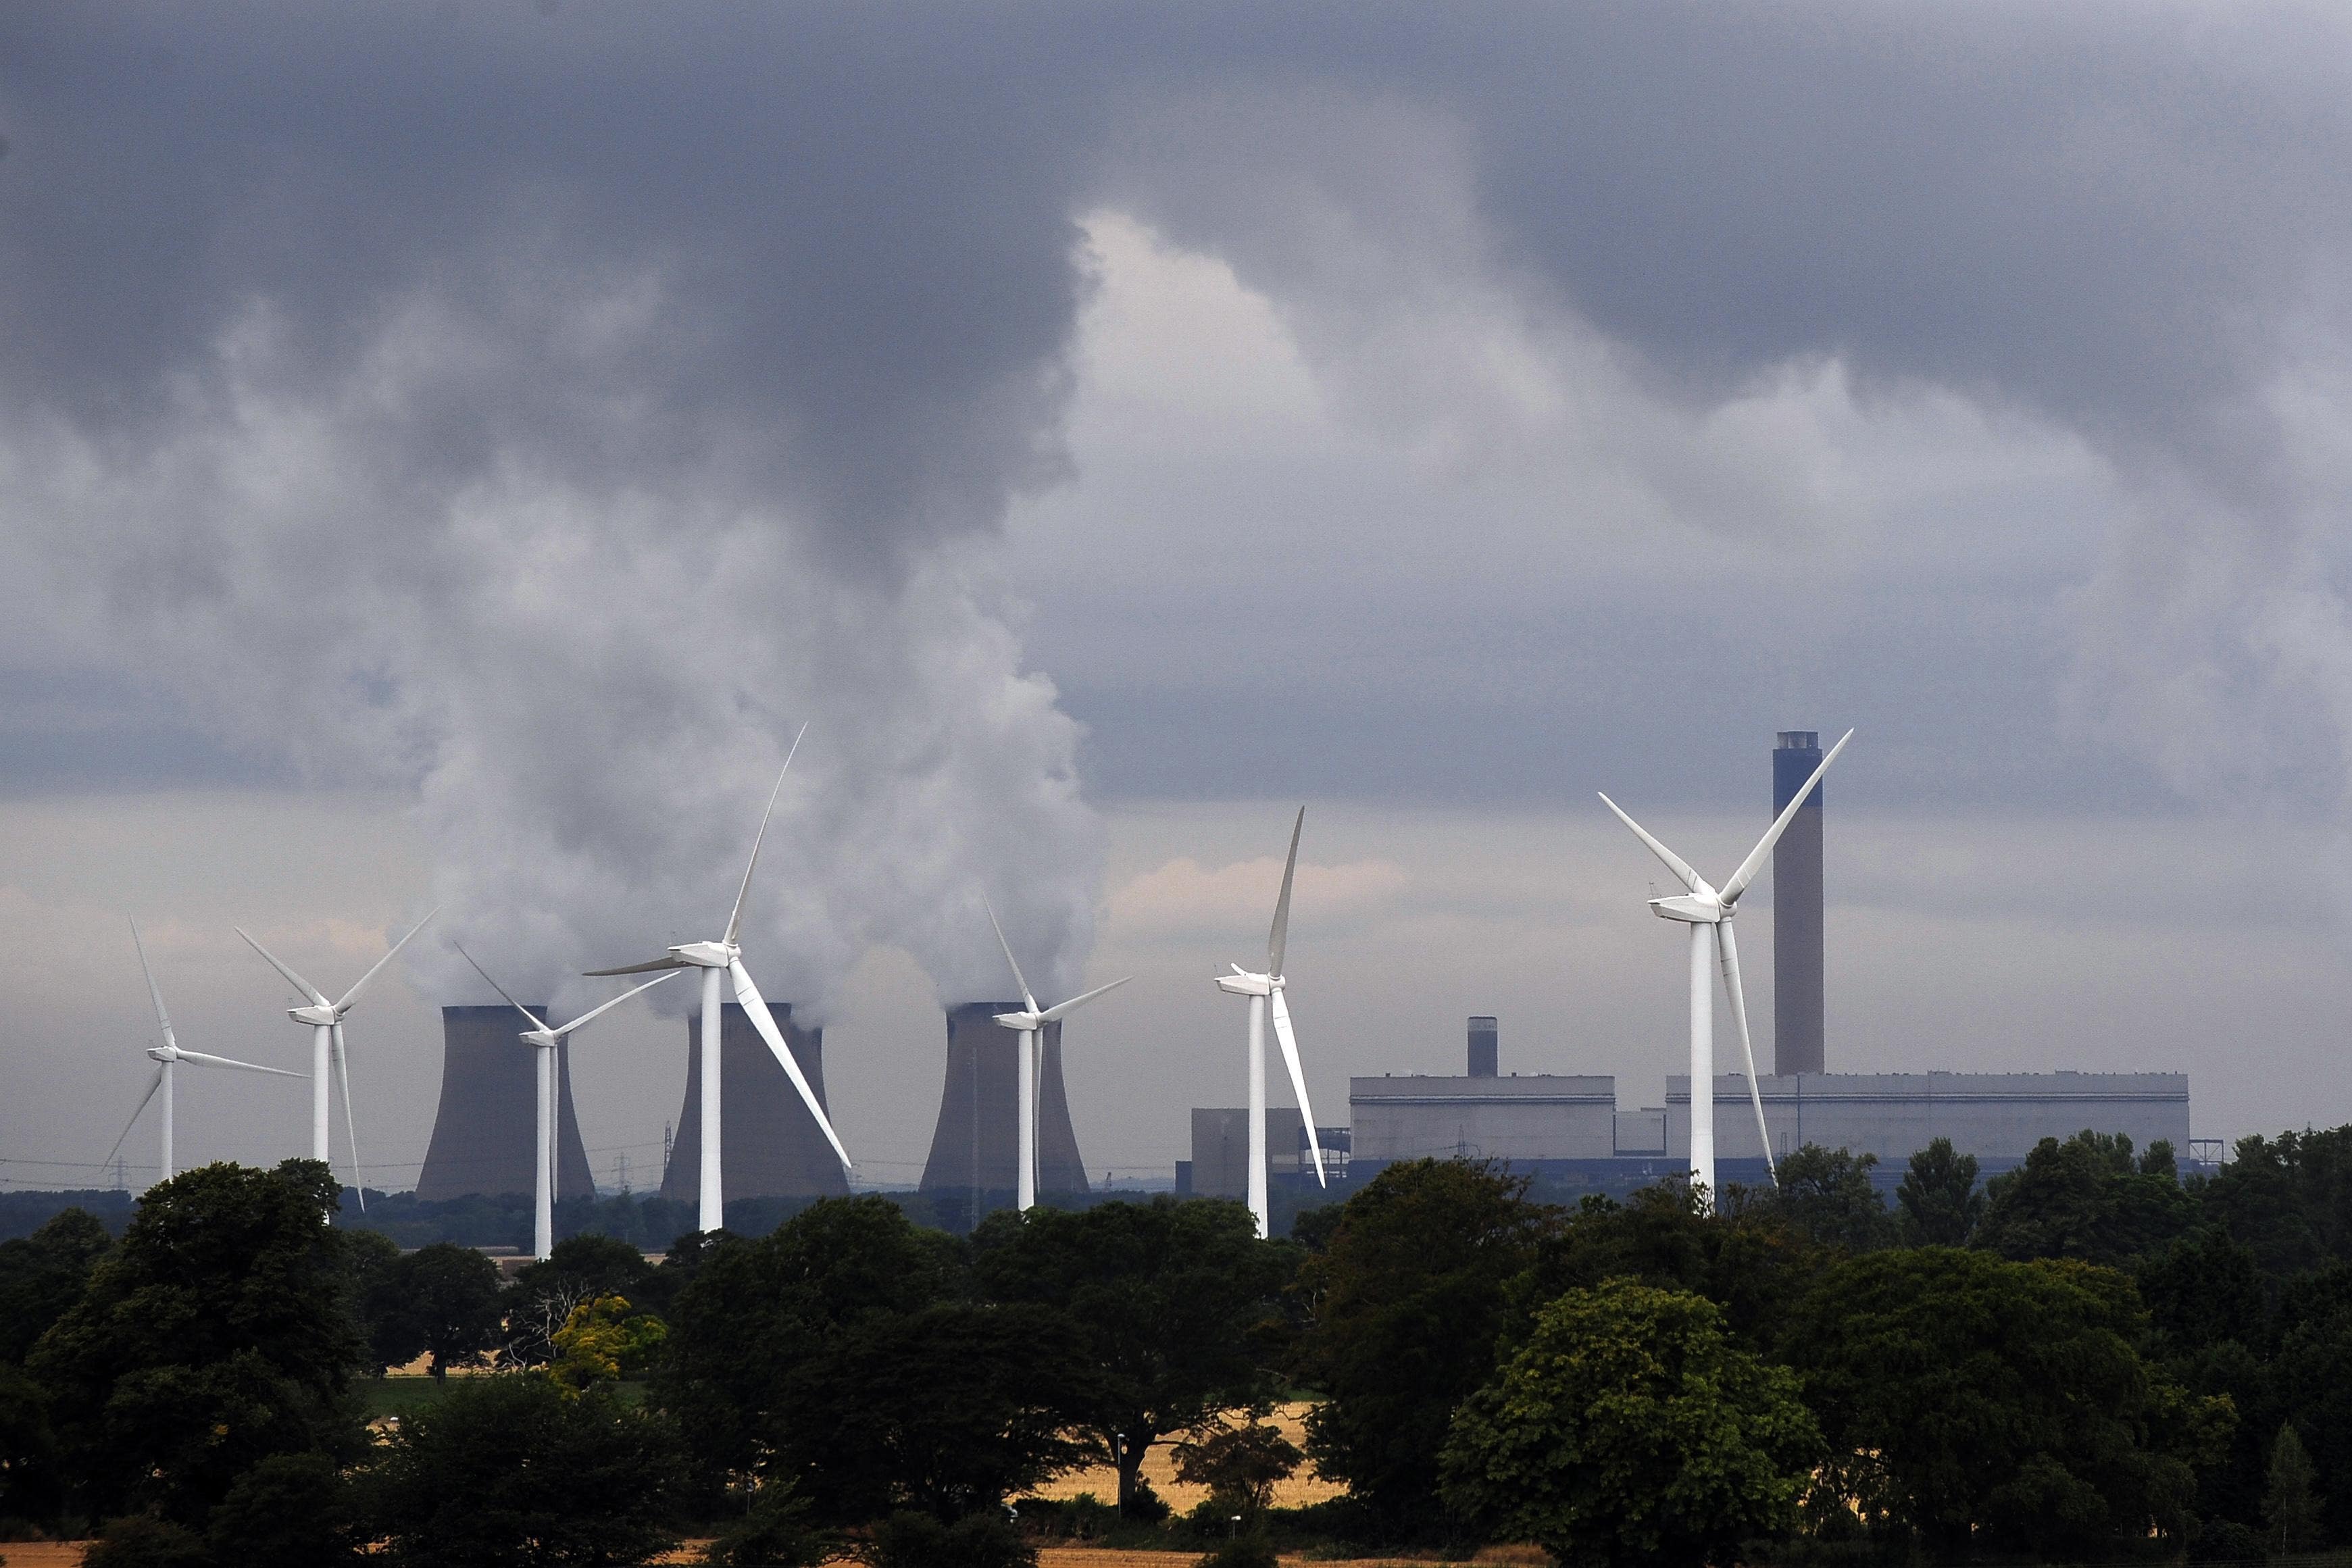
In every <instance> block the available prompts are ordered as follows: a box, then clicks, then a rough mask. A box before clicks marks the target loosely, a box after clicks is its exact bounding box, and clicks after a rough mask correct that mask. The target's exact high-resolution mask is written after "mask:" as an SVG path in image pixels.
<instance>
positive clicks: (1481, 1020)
mask: <svg viewBox="0 0 2352 1568" xmlns="http://www.w3.org/2000/svg"><path fill="white" fill-rule="evenodd" d="M1501 1064H1502V1055H1501V1051H1499V1050H1498V1049H1497V1045H1496V1037H1495V1020H1494V1019H1490V1018H1486V1017H1485V1016H1483V1015H1482V1016H1480V1017H1477V1018H1474V1019H1471V1020H1470V1076H1471V1077H1473V1078H1493V1077H1495V1076H1496V1075H1497V1071H1498V1069H1499V1068H1500V1066H1501Z"/></svg>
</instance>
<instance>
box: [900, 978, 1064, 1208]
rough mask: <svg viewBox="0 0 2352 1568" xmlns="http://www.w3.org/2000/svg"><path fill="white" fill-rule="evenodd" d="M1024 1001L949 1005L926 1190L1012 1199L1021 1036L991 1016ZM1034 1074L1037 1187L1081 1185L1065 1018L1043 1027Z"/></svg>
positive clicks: (983, 1202)
mask: <svg viewBox="0 0 2352 1568" xmlns="http://www.w3.org/2000/svg"><path fill="white" fill-rule="evenodd" d="M1021 1006H1022V1004H1021V1003H1020V1002H1018V1001H1011V1002H966V1003H964V1004H963V1005H962V1006H961V1007H952V1008H950V1009H948V1016H947V1022H948V1062H947V1082H946V1085H945V1088H944V1089H943V1091H942V1092H941V1093H940V1120H939V1125H938V1126H937V1127H936V1128H934V1129H933V1130H932V1133H931V1155H930V1158H929V1160H928V1161H926V1162H925V1164H924V1166H923V1179H922V1183H921V1186H920V1189H919V1190H921V1191H923V1192H927V1193H934V1194H938V1195H940V1196H941V1197H947V1196H950V1195H953V1194H957V1193H964V1194H970V1195H974V1197H975V1198H976V1201H977V1203H978V1205H979V1207H981V1208H982V1209H986V1208H1001V1207H1007V1206H1009V1205H1010V1204H1011V1203H1012V1202H1013V1194H1014V1192H1015V1191H1016V1190H1017V1189H1016V1186H1015V1179H1014V1178H1015V1177H1016V1176H1017V1175H1018V1172H1019V1169H1020V1159H1021V1123H1020V1116H1021V1037H1020V1035H1019V1034H1017V1033H1015V1032H1014V1031H1013V1030H1009V1029H1006V1028H1005V1027H1004V1026H1003V1025H1002V1024H1000V1023H998V1022H997V1021H996V1015H997V1014H998V1013H1009V1012H1018V1011H1020V1010H1021ZM1042 1032H1043V1036H1044V1039H1043V1040H1042V1042H1041V1046H1042V1049H1041V1050H1040V1051H1039V1052H1038V1054H1039V1056H1040V1057H1041V1058H1042V1059H1043V1061H1042V1063H1041V1065H1040V1069H1039V1072H1038V1078H1037V1191H1038V1194H1039V1196H1041V1197H1045V1196H1049V1195H1052V1194H1056V1193H1061V1194H1072V1193H1083V1192H1086V1191H1087V1190H1088V1189H1087V1167H1086V1162H1085V1161H1084V1160H1083V1159H1081V1158H1080V1157H1079V1155H1078V1136H1077V1134H1076V1132H1074V1131H1072V1130H1071V1127H1070V1100H1069V1095H1068V1094H1067V1092H1066V1091H1065V1090H1064V1088H1063V1086H1062V1026H1061V1023H1060V1022H1059V1021H1058V1020H1057V1021H1055V1022H1054V1023H1049V1024H1047V1025H1046V1026H1045V1030H1043V1031H1042Z"/></svg>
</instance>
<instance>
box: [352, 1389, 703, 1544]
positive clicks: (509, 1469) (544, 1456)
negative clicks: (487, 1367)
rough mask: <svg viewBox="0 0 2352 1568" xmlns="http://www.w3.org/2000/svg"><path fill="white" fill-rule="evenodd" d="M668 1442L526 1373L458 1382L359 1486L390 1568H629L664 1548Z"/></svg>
mask: <svg viewBox="0 0 2352 1568" xmlns="http://www.w3.org/2000/svg"><path fill="white" fill-rule="evenodd" d="M682 1486H683V1482H682V1469H681V1465H680V1461H679V1456H678V1453H677V1442H676V1438H675V1437H673V1436H672V1434H671V1433H670V1431H669V1429H668V1427H667V1425H666V1424H665V1423H664V1422H662V1421H661V1420H660V1419H659V1418H658V1417H656V1416H651V1415H648V1414H646V1412H643V1411H640V1410H631V1409H627V1408H625V1407H624V1406H620V1405H618V1404H616V1403H615V1402H614V1401H613V1400H612V1399H611V1398H609V1397H607V1396H604V1395H602V1394H599V1393H594V1392H591V1393H590V1394H588V1395H586V1396H582V1397H578V1398H574V1397H572V1396H567V1395H566V1394H565V1393H564V1392H563V1390H562V1389H561V1388H558V1387H557V1386H556V1385H554V1383H552V1382H551V1381H550V1380H549V1379H548V1378H547V1377H545V1376H544V1375H540V1374H537V1373H526V1374H523V1375H511V1376H499V1377H470V1378H462V1379H460V1380H459V1381H458V1382H457V1384H456V1385H454V1386H452V1387H451V1388H450V1390H449V1392H448V1393H447V1394H446V1396H443V1397H442V1398H441V1399H439V1400H437V1401H436V1402H435V1403H433V1404H430V1405H426V1406H421V1407H419V1408H418V1409H416V1410H415V1411H413V1412H411V1413H410V1414H409V1415H408V1416H405V1417H404V1418H403V1420H402V1422H401V1424H400V1427H399V1429H398V1430H397V1431H396V1432H395V1433H394V1434H393V1436H392V1437H391V1438H390V1440H389V1442H388V1443H387V1444H386V1445H385V1446H384V1447H383V1448H382V1449H380V1450H379V1452H378V1455H377V1457H376V1458H375V1460H374V1462H373V1464H372V1465H371V1466H370V1467H369V1470H368V1473H367V1475H366V1477H365V1478H364V1480H363V1483H362V1494H363V1497H364V1499H365V1509H364V1517H365V1519H366V1520H367V1528H368V1530H369V1531H370V1532H371V1534H372V1535H373V1537H374V1538H375V1539H377V1540H379V1541H381V1542H383V1547H382V1549H381V1552H380V1553H379V1555H380V1556H381V1557H382V1558H383V1560H384V1561H386V1562H388V1563H392V1564H394V1568H477V1565H478V1564H481V1563H530V1564H533V1565H535V1568H566V1565H569V1564H575V1563H577V1564H583V1565H584V1564H608V1563H643V1562H646V1560H647V1559H649V1558H651V1557H653V1556H655V1555H656V1554H658V1553H660V1552H664V1551H667V1549H668V1548H669V1547H670V1546H671V1545H672V1544H673V1543H674V1542H675V1540H676V1536H675V1534H674V1532H673V1531H671V1530H670V1529H669V1525H668V1521H669V1519H670V1517H671V1515H672V1514H673V1512H674V1511H676V1509H677V1505H678V1500H679V1497H680V1493H681V1491H682Z"/></svg>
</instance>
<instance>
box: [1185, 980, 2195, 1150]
mask: <svg viewBox="0 0 2352 1568" xmlns="http://www.w3.org/2000/svg"><path fill="white" fill-rule="evenodd" d="M1496 1036H1497V1030H1496V1022H1495V1019H1492V1018H1489V1017H1479V1018H1474V1019H1471V1020H1470V1032H1469V1057H1470V1062H1469V1065H1470V1068H1471V1071H1469V1072H1467V1073H1465V1075H1464V1076H1462V1077H1459V1078H1449V1077H1433V1076H1422V1075H1418V1074H1413V1075H1406V1076H1390V1077H1383V1078H1351V1079H1349V1081H1348V1107H1349V1113H1350V1116H1351V1119H1352V1121H1353V1123H1354V1126H1353V1128H1352V1132H1353V1134H1354V1158H1355V1161H1356V1163H1357V1170H1356V1174H1357V1175H1358V1176H1368V1175H1370V1174H1371V1173H1372V1172H1373V1171H1376V1170H1377V1169H1379V1167H1381V1166H1384V1165H1389V1164H1391V1163H1393V1162H1395V1161H1399V1160H1416V1159H1424V1158H1433V1159H1452V1158H1456V1157H1463V1158H1469V1159H1491V1160H1499V1161H1502V1162H1504V1163H1505V1164H1507V1165H1509V1166H1511V1167H1513V1168H1514V1169H1517V1170H1520V1171H1523V1172H1527V1173H1529V1174H1538V1173H1541V1174H1548V1175H1554V1176H1581V1177H1589V1178H1603V1177H1607V1176H1610V1175H1611V1174H1612V1173H1611V1170H1610V1169H1609V1166H1610V1165H1611V1163H1612V1162H1615V1163H1616V1164H1618V1165H1621V1166H1622V1165H1623V1164H1625V1163H1626V1162H1637V1163H1639V1164H1640V1165H1641V1166H1643V1168H1644V1169H1645V1170H1647V1169H1649V1168H1651V1167H1655V1168H1656V1170H1657V1172H1658V1174H1664V1172H1666V1171H1669V1170H1672V1169H1674V1168H1677V1167H1679V1166H1682V1165H1683V1164H1684V1163H1685V1162H1686V1161H1688V1159H1689V1158H1690V1078H1689V1075H1688V1074H1681V1075H1677V1076H1674V1077H1670V1078H1668V1079H1667V1080H1666V1096H1665V1099H1666V1103H1665V1104H1664V1106H1663V1107H1659V1106H1650V1107H1643V1108H1640V1109H1636V1110H1631V1111H1620V1110H1619V1109H1618V1108H1617V1081H1616V1080H1615V1079H1614V1078H1611V1077H1605V1076H1600V1075H1593V1076H1565V1075H1553V1074H1549V1073H1538V1074H1530V1075H1525V1076H1501V1075H1498V1074H1497V1073H1496V1071H1495V1069H1496V1066H1497V1064H1498V1062H1497V1059H1498V1056H1499V1052H1498V1051H1497V1050H1496ZM1760 1088H1761V1091H1762V1094H1763V1100H1764V1116H1765V1124H1766V1125H1767V1126H1768V1127H1769V1129H1770V1131H1771V1134H1772V1153H1773V1156H1774V1158H1776V1159H1777V1158H1780V1156H1782V1155H1788V1154H1790V1152H1792V1151H1794V1150H1795V1149H1797V1148H1800V1147H1801V1146H1802V1145H1806V1144H1809V1143H1810V1144H1819V1145H1822V1146H1823V1147H1824V1148H1832V1149H1850V1150H1852V1151H1853V1152H1854V1153H1855V1154H1872V1155H1877V1156H1878V1158H1879V1161H1880V1164H1881V1166H1883V1167H1885V1168H1886V1169H1887V1170H1888V1171H1889V1172H1895V1171H1899V1169H1900V1167H1901V1166H1903V1165H1904V1164H1905V1162H1906V1161H1907V1160H1909V1158H1910V1157H1911V1155H1914V1154H1916V1153H1917V1152H1918V1151H1919V1150H1921V1149H1923V1148H1926V1147H1927V1145H1928V1144H1929V1143H1931V1142H1932V1141H1934V1140H1935V1139H1937V1138H1939V1137H1940V1138H1949V1139H1950V1140H1951V1141H1952V1145H1953V1147H1954V1148H1956V1149H1957V1150H1958V1151H1959V1152H1960V1153H1961V1154H1964V1155H1975V1156H1976V1157H1977V1160H1978V1162H1979V1166H1980V1167H1981V1168H1982V1169H1983V1170H1984V1171H1985V1172H1986V1174H1988V1175H1990V1174H1993V1173H1995V1172H1998V1171H2001V1170H2006V1169H2008V1168H2010V1167H2011V1166H2015V1165H2017V1164H2018V1163H2020V1162H2021V1161H2022V1160H2023V1159H2024V1158H2025V1156H2026V1155H2027V1154H2029V1153H2030V1152H2032V1148H2033V1145H2035V1144H2037V1143H2039V1142H2040V1141H2041V1140H2042V1139H2043V1138H2068V1137H2072V1136H2073V1135H2074V1134H2076V1133H2079V1132H2082V1131H2083V1130H2084V1129H2085V1128H2089V1129H2090V1130H2092V1131H2094V1132H2099V1133H2121V1134H2125V1135H2126V1136H2127V1137H2129V1138H2130V1139H2131V1141H2132V1143H2133V1145H2134V1146H2135V1147H2138V1148H2146V1147H2147V1145H2150V1144H2152V1143H2155V1142H2157V1141H2158V1140H2159V1139H2162V1140H2165V1141H2168V1142H2169V1143H2170V1144H2171V1145H2172V1146H2173V1148H2174V1149H2175V1150H2176V1151H2178V1152H2179V1153H2180V1154H2182V1155H2187V1154H2188V1153H2189V1076H2188V1074H2186V1073H2182V1072H1889V1073H1853V1072H1807V1073H1790V1074H1787V1075H1777V1074H1776V1075H1774V1076H1771V1077H1768V1078H1765V1079H1763V1080H1761V1082H1760ZM1241 1114H1242V1113H1240V1112H1238V1111H1234V1112H1207V1111H1195V1112H1193V1113H1192V1157H1193V1162H1194V1176H1193V1184H1194V1186H1195V1189H1196V1190H1199V1191H1202V1192H1209V1191H1212V1190H1222V1189H1221V1188H1212V1187H1210V1186H1207V1185H1205V1181H1204V1178H1203V1176H1202V1174H1201V1173H1202V1171H1204V1170H1205V1169H1206V1168H1207V1164H1208V1161H1209V1159H1210V1158H1211V1157H1212V1156H1211V1155H1210V1154H1209V1153H1208V1151H1209V1150H1210V1149H1212V1148H1213V1147H1214V1146H1216V1143H1217V1136H1218V1134H1216V1132H1215V1131H1214V1127H1215V1125H1216V1124H1213V1123H1212V1122H1204V1120H1203V1119H1204V1118H1215V1117H1219V1116H1228V1117H1234V1118H1238V1117H1239V1116H1240V1115H1241ZM1287 1114H1288V1115H1289V1116H1290V1117H1291V1118H1292V1122H1291V1124H1293V1125H1295V1124H1296V1119H1297V1113H1296V1112H1291V1113H1287ZM1236 1126H1239V1124H1238V1123H1237V1124H1236ZM1204 1129H1209V1130H1208V1131H1204ZM1715 1129H1716V1132H1715V1135H1716V1150H1717V1160H1718V1162H1719V1163H1720V1162H1733V1163H1732V1164H1730V1165H1727V1166H1724V1167H1723V1169H1722V1172H1721V1175H1720V1177H1719V1179H1721V1180H1724V1181H1727V1182H1728V1181H1735V1180H1736V1181H1741V1182H1746V1183H1750V1184H1753V1183H1759V1182H1762V1181H1764V1180H1766V1179H1767V1177H1766V1176H1765V1171H1764V1159H1763V1149H1762V1147H1761V1145H1759V1142H1758V1139H1757V1134H1756V1115H1755V1112H1754V1110H1753V1108H1752V1105H1751V1103H1750V1101H1749V1099H1748V1080H1747V1079H1746V1078H1745V1077H1744V1076H1742V1075H1740V1074H1738V1073H1736V1072H1727V1073H1724V1074H1722V1075H1721V1076H1719V1077H1717V1079H1716V1081H1715ZM1244 1131H1245V1129H1244ZM1232 1135H1233V1136H1239V1135H1241V1133H1239V1132H1237V1133H1235V1134H1232ZM1240 1157H1241V1156H1238V1155H1236V1156H1234V1158H1235V1159H1237V1160H1238V1159H1239V1158H1240ZM1220 1168H1221V1169H1222V1167H1220ZM1216 1179H1218V1180H1220V1181H1225V1180H1230V1181H1232V1182H1238V1181H1239V1180H1240V1174H1239V1169H1238V1167H1236V1171H1235V1174H1234V1176H1231V1177H1230V1178H1228V1177H1223V1176H1220V1177H1218V1178H1216ZM1889 1179H1892V1176H1891V1175H1890V1178H1889Z"/></svg>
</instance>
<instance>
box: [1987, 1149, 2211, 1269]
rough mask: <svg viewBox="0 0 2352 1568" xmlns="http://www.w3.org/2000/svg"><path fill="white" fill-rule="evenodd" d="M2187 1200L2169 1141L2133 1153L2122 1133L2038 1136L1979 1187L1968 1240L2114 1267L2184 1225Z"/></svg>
mask: <svg viewBox="0 0 2352 1568" xmlns="http://www.w3.org/2000/svg"><path fill="white" fill-rule="evenodd" d="M2194 1212H2195V1211H2194V1206H2193V1205H2192V1203H2191V1201H2190V1199H2189V1195H2188V1194H2187V1193H2185V1192H2183V1191H2182V1190H2181V1187H2180V1182H2179V1176H2178V1175H2177V1173H2176V1171H2175V1169H2174V1165H2173V1158H2172V1145H2169V1144H2168V1143H2165V1142H2163V1141H2162V1140H2161V1139H2159V1140H2158V1141H2157V1142H2156V1143H2153V1144H2151V1145H2148V1148H2147V1153H2146V1154H2145V1155H2141V1156H2140V1157H2139V1158H2138V1159H2137V1161H2135V1160H2134V1159H2133V1158H2132V1142H2131V1140H2130V1139H2129V1138H2127V1137H2126V1136H2125V1135H2124V1134H2121V1133H2114V1134H2109V1133H2094V1132H2090V1131H2088V1130H2085V1131H2084V1132H2080V1133H2077V1134H2074V1136H2073V1137H2071V1138H2069V1139H2067V1140H2066V1141H2065V1142H2064V1143H2063V1144H2062V1143H2060V1142H2059V1141H2058V1140H2057V1139H2055V1138H2044V1139H2042V1141H2041V1142H2040V1143H2039V1144H2037V1145H2034V1147H2033V1150H2032V1153H2030V1154H2028V1155H2026V1156H2025V1164H2024V1165H2022V1166H2019V1167H2018V1168H2017V1169H2015V1170H2013V1171H2011V1172H2008V1173H2007V1174H2006V1175H2003V1176H1995V1177H1993V1179H1992V1180H1991V1181H1990V1182H1989V1183H1988V1184H1986V1186H1985V1212H1984V1218H1983V1220H1982V1221H1981V1222H1980V1223H1979V1225H1978V1227H1977V1229H1976V1233H1975V1235H1974V1236H1973V1238H1971V1241H1970V1244H1971V1245H1972V1246H1977V1247H1981V1248H1984V1249H1987V1250H1989V1251H1993V1252H1998V1253H1999V1254H2000V1256H2002V1257H2004V1258H2008V1259H2012V1260H2019V1261H2022V1260H2026V1259H2031V1258H2072V1259H2077V1260H2081V1261H2083V1262H2086V1263H2104V1264H2107V1265H2110V1266H2116V1267H2120V1266H2122V1265H2124V1264H2126V1263H2129V1262H2130V1261H2131V1260H2133V1259H2135V1258H2138V1257H2141V1256H2143V1255H2145V1254H2147V1253H2151V1252H2154V1251H2157V1250H2158V1249H2161V1248H2162V1247H2163V1246H2164V1245H2165V1244H2166V1243H2168V1242H2169V1241H2170V1240H2171V1239H2173V1238H2174V1237H2176V1236H2178V1235H2179V1234H2180V1233H2181V1232H2182V1231H2184V1230H2186V1229H2188V1228H2189V1224H2190V1222H2191V1220H2192V1218H2194Z"/></svg>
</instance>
